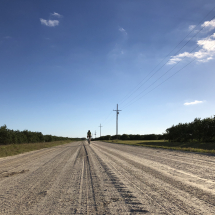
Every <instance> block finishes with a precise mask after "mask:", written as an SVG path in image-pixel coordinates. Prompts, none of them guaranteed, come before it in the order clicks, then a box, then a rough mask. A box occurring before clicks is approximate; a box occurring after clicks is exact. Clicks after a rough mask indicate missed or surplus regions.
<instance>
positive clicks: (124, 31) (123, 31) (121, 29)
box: [119, 27, 127, 35]
mask: <svg viewBox="0 0 215 215" xmlns="http://www.w3.org/2000/svg"><path fill="white" fill-rule="evenodd" d="M119 31H120V32H122V33H124V34H125V35H127V32H126V30H125V29H124V28H122V27H120V28H119Z"/></svg>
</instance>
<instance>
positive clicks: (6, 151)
mask: <svg viewBox="0 0 215 215" xmlns="http://www.w3.org/2000/svg"><path fill="white" fill-rule="evenodd" d="M74 141H76V140H72V141H71V140H62V141H54V142H42V143H23V144H10V145H0V157H6V156H11V155H17V154H21V153H24V152H30V151H33V150H39V149H43V148H49V147H53V146H58V145H62V144H66V143H70V142H74Z"/></svg>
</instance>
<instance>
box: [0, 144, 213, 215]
mask: <svg viewBox="0 0 215 215" xmlns="http://www.w3.org/2000/svg"><path fill="white" fill-rule="evenodd" d="M0 214H51V215H53V214H98V215H102V214H117V215H118V214H123V215H124V214H180V215H181V214H215V156H207V155H201V154H195V153H186V152H179V151H171V150H162V149H150V148H145V147H137V146H136V147H135V146H127V145H118V144H111V143H104V142H92V143H91V144H90V145H88V143H87V142H86V141H82V142H81V141H80V142H75V143H74V142H73V143H70V144H65V145H61V146H57V147H53V148H46V149H42V150H38V151H33V152H28V153H24V154H21V155H16V156H11V157H7V158H0Z"/></svg>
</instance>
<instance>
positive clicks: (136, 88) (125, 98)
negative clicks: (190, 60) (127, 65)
mask: <svg viewBox="0 0 215 215" xmlns="http://www.w3.org/2000/svg"><path fill="white" fill-rule="evenodd" d="M214 9H215V7H214V8H213V9H212V10H211V11H210V12H209V13H208V14H207V15H206V16H205V17H204V18H203V19H202V20H201V21H200V22H199V23H198V25H197V26H199V25H200V23H202V21H203V20H205V18H206V17H207V16H208V15H209V14H210V13H211V12H212V11H213V10H214ZM214 18H215V16H213V18H212V19H211V20H213V19H214ZM205 27H206V26H203V27H202V28H201V29H200V30H198V31H197V32H196V34H194V36H193V37H191V38H190V39H189V40H188V41H187V42H186V43H185V44H184V45H183V46H182V47H181V48H180V49H179V50H178V51H177V52H176V53H175V54H174V55H176V54H178V53H179V52H180V51H181V50H182V49H183V48H184V47H185V46H186V45H187V44H188V43H189V42H190V41H191V40H192V39H193V38H194V37H195V36H196V35H197V34H199V33H200V32H201V31H202V30H203V29H204V28H205ZM195 28H196V26H195ZM195 28H193V29H192V30H191V31H190V32H189V33H188V34H187V35H186V36H185V37H184V39H183V40H181V41H180V42H179V43H178V44H177V45H176V46H175V47H174V48H173V49H172V50H171V51H170V52H169V54H168V55H167V56H166V57H165V58H163V59H162V60H161V62H160V63H158V64H157V66H155V68H157V67H158V66H159V65H160V64H161V63H162V62H163V61H164V60H165V59H166V58H167V57H168V56H169V55H170V54H171V53H172V52H173V51H174V50H175V49H176V48H177V47H178V46H179V45H180V44H181V43H182V42H183V41H184V40H185V39H186V38H187V37H188V36H189V35H190V34H191V33H192V32H193V31H194V30H195ZM168 62H169V60H168V61H167V62H166V63H165V64H163V65H162V66H161V67H160V68H159V69H157V70H156V71H155V72H154V73H153V74H152V75H151V76H150V77H149V78H148V79H147V80H146V81H145V82H144V83H143V84H141V83H142V82H143V81H144V80H145V79H146V78H147V77H148V76H149V75H150V74H151V73H152V72H153V71H154V70H155V68H154V69H153V70H151V72H149V73H148V75H147V76H146V77H145V78H144V79H143V80H142V81H141V82H140V83H139V84H138V85H137V86H136V87H135V88H134V90H133V92H131V93H129V94H130V95H129V94H127V96H125V97H124V99H123V100H122V102H120V104H122V103H123V102H124V101H126V100H127V99H128V98H130V97H131V96H132V95H133V94H134V93H135V92H136V91H137V90H139V89H140V88H141V87H142V86H143V85H144V84H145V83H146V82H147V81H149V80H150V79H151V78H152V77H153V76H154V75H155V74H156V73H157V72H158V71H160V70H161V69H162V68H163V67H164V66H165V65H166V64H167V63H168ZM140 84H141V85H140ZM139 85H140V86H139ZM138 86H139V87H138Z"/></svg>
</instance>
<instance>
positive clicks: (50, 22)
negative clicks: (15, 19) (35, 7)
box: [40, 18, 59, 27]
mask: <svg viewBox="0 0 215 215" xmlns="http://www.w3.org/2000/svg"><path fill="white" fill-rule="evenodd" d="M40 22H41V24H42V25H46V26H48V27H55V26H57V25H59V21H58V20H50V19H49V20H46V19H42V18H41V19H40Z"/></svg>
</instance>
